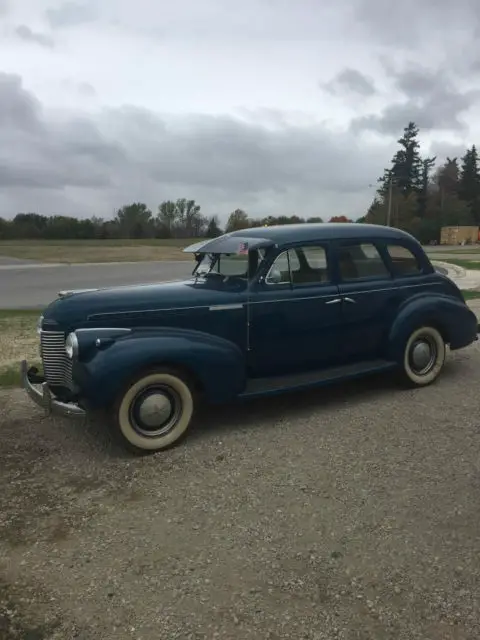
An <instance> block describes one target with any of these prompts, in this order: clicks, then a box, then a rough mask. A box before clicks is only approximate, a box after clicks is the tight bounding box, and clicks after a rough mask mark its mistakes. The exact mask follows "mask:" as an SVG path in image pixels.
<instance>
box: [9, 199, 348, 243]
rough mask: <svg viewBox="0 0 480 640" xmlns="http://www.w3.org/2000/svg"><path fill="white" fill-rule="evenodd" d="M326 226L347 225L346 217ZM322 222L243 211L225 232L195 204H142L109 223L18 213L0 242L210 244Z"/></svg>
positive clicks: (237, 212)
mask: <svg viewBox="0 0 480 640" xmlns="http://www.w3.org/2000/svg"><path fill="white" fill-rule="evenodd" d="M330 221H331V222H336V221H339V222H348V221H349V220H348V218H346V217H345V216H337V217H335V216H334V217H333V218H331V219H330ZM302 222H323V220H322V218H319V217H313V218H308V219H307V220H305V219H304V218H300V217H298V216H295V215H293V216H278V217H275V216H268V217H266V218H262V219H258V218H250V217H249V216H248V215H247V213H246V212H245V211H243V210H242V209H236V210H235V211H232V213H231V214H230V215H229V217H228V220H227V224H226V226H225V228H224V229H222V227H221V226H220V223H219V219H218V216H210V217H207V216H204V215H203V213H202V212H201V207H200V205H199V204H197V203H196V202H195V200H187V199H186V198H180V199H178V200H176V201H175V202H174V201H172V200H166V201H164V202H162V203H161V204H160V205H159V207H158V210H157V212H156V214H154V213H153V212H152V211H151V210H150V209H149V208H148V207H147V205H146V204H145V203H143V202H134V203H132V204H128V205H124V206H123V207H121V208H120V209H118V211H117V212H116V214H115V216H114V218H113V219H112V220H104V219H103V218H98V217H92V218H87V219H79V218H74V217H70V216H45V215H41V214H38V213H18V214H17V215H16V216H15V217H14V218H13V220H4V219H3V218H0V240H27V239H28V240H95V239H97V240H108V239H148V238H164V239H167V238H205V237H207V238H214V237H216V236H219V235H220V234H222V233H223V232H224V231H226V232H228V231H235V230H238V229H245V228H247V227H259V226H265V225H268V226H271V225H274V224H295V223H302Z"/></svg>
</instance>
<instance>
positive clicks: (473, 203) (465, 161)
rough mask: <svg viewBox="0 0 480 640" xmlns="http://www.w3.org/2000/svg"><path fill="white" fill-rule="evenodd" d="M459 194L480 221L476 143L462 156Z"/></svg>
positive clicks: (479, 182)
mask: <svg viewBox="0 0 480 640" xmlns="http://www.w3.org/2000/svg"><path fill="white" fill-rule="evenodd" d="M459 195H460V198H461V199H462V200H464V201H465V202H466V203H467V204H468V206H469V208H470V212H471V214H472V216H473V219H474V220H475V223H476V224H479V223H480V172H479V166H478V153H477V149H476V147H475V145H473V146H472V147H471V148H470V149H467V152H466V153H465V155H464V156H463V158H462V167H461V169H460V180H459Z"/></svg>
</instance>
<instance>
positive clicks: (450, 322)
mask: <svg viewBox="0 0 480 640" xmlns="http://www.w3.org/2000/svg"><path fill="white" fill-rule="evenodd" d="M477 324H478V323H477V318H476V316H475V314H474V313H473V312H472V311H471V309H470V308H469V307H468V306H467V305H466V304H465V302H464V301H463V300H460V299H458V298H453V297H452V296H447V295H442V294H440V295H439V294H433V293H432V294H426V295H425V294H421V295H419V296H415V297H414V298H409V299H408V300H407V301H406V302H405V303H404V305H403V306H402V307H400V310H399V312H398V314H397V315H396V317H395V320H394V322H393V324H392V326H391V328H390V332H389V336H388V357H389V359H391V360H394V361H396V362H400V361H401V360H402V358H403V350H404V348H405V343H406V341H407V340H408V337H409V336H410V334H411V333H412V332H413V331H415V329H418V328H419V327H421V326H425V325H429V326H431V327H435V328H436V329H438V331H440V333H441V334H442V337H443V339H444V340H445V342H446V343H448V344H450V347H451V348H452V349H459V348H461V347H464V346H467V345H469V344H471V343H472V342H473V341H474V340H475V339H476V336H477Z"/></svg>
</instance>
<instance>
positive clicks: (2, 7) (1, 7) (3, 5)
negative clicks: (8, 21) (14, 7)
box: [0, 0, 10, 16]
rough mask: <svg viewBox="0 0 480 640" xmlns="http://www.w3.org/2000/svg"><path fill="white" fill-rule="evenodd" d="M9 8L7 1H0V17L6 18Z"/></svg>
mask: <svg viewBox="0 0 480 640" xmlns="http://www.w3.org/2000/svg"><path fill="white" fill-rule="evenodd" d="M9 8H10V7H9V5H8V0H0V16H6V15H7V13H8V11H9Z"/></svg>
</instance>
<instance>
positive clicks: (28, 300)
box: [0, 261, 193, 309]
mask: <svg viewBox="0 0 480 640" xmlns="http://www.w3.org/2000/svg"><path fill="white" fill-rule="evenodd" d="M192 268H193V261H191V262H135V263H128V264H125V263H115V264H98V265H61V266H51V265H37V266H34V265H8V268H7V266H6V265H4V266H3V267H2V266H0V308H3V309H24V308H36V307H42V306H44V305H46V304H48V303H49V302H50V301H51V300H53V299H54V298H56V296H57V293H58V291H60V290H62V289H81V288H84V287H85V288H90V287H109V286H117V285H125V284H140V283H142V282H158V281H162V280H176V279H181V278H184V277H186V276H188V275H189V274H190V273H191V272H192Z"/></svg>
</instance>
